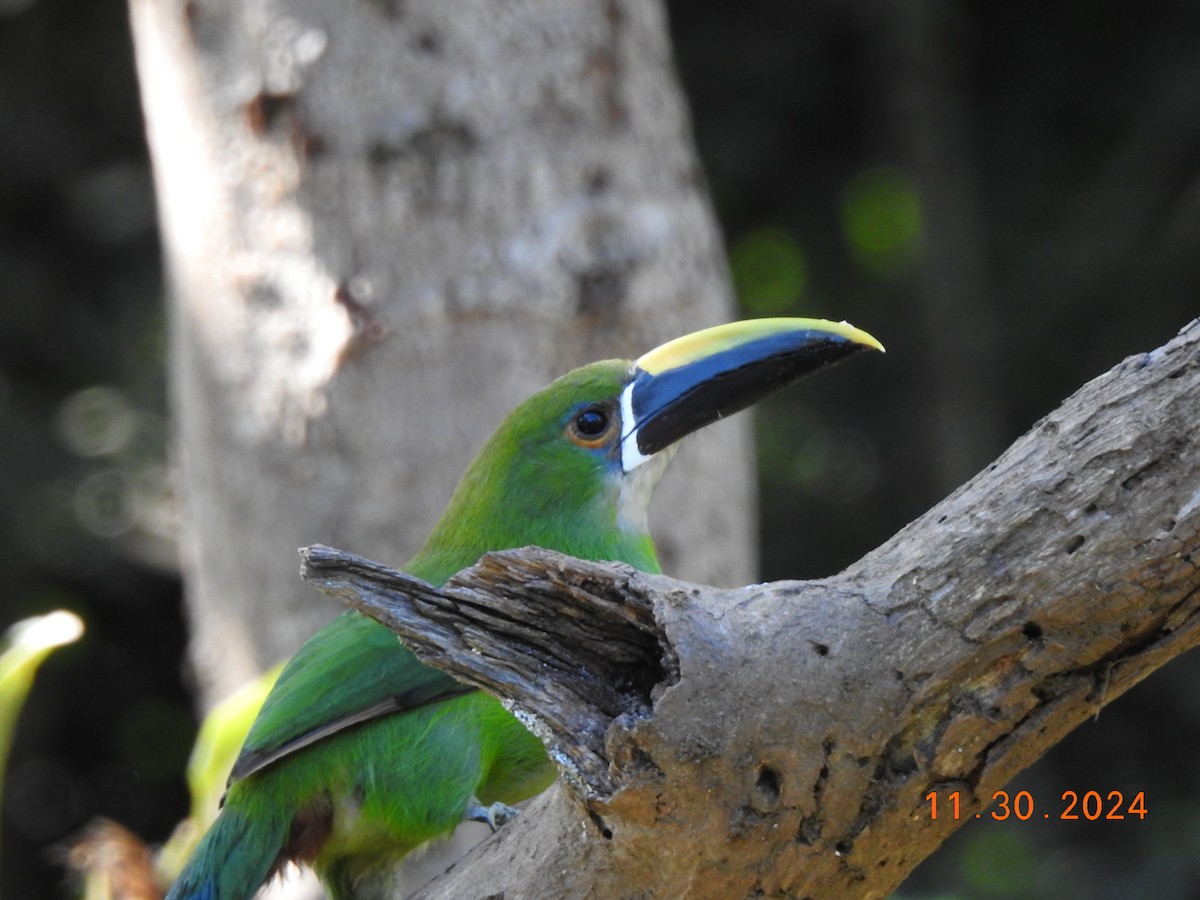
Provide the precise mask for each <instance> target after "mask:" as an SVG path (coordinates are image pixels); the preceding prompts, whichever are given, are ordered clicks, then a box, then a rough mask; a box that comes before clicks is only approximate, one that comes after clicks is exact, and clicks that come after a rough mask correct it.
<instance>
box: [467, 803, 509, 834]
mask: <svg viewBox="0 0 1200 900" xmlns="http://www.w3.org/2000/svg"><path fill="white" fill-rule="evenodd" d="M519 812H520V810H519V809H514V808H513V807H511V806H509V805H508V804H507V803H500V802H499V801H497V802H495V803H493V804H491V805H490V806H484V805H482V804H481V803H480V802H479V801H478V800H474V799H472V800H471V802H470V803H469V804H468V805H467V818H468V819H470V820H471V821H472V822H484V823H486V824H487V827H488V828H490V829H492V831H493V832H494V831H496V829H497V828H499V827H500V826H501V825H507V824H508V823H509V822H511V821H512V820H513V819H515V818H516V817H517V813H519Z"/></svg>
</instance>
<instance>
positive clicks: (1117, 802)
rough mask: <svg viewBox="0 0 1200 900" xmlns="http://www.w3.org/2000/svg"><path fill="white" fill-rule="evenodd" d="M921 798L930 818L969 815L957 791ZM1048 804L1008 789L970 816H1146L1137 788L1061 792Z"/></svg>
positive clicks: (1098, 818)
mask: <svg viewBox="0 0 1200 900" xmlns="http://www.w3.org/2000/svg"><path fill="white" fill-rule="evenodd" d="M925 800H926V802H927V803H929V818H931V819H937V818H938V817H939V816H941V817H942V818H948V819H952V820H954V821H958V820H959V819H960V818H964V817H965V818H971V817H972V815H971V813H970V812H969V811H968V812H966V813H964V812H963V809H962V807H963V806H964V804H963V803H962V802H961V801H962V792H961V791H950V793H948V794H943V795H942V797H941V798H939V797H938V792H937V791H930V792H929V793H928V794H926V795H925ZM939 801H940V802H939ZM1048 807H1049V808H1047V804H1045V803H1042V804H1035V803H1034V801H1033V794H1031V793H1030V792H1029V791H1017V792H1016V793H1015V794H1011V795H1010V794H1009V793H1008V791H996V793H994V794H992V802H991V805H990V806H989V807H988V808H987V809H986V810H984V811H982V812H977V813H975V814H974V818H976V819H993V820H995V821H997V822H1003V821H1005V820H1007V819H1015V820H1016V821H1019V822H1028V821H1030V820H1037V819H1041V820H1046V819H1061V820H1064V821H1071V820H1079V821H1085V822H1097V821H1104V822H1113V821H1122V820H1125V819H1137V820H1141V819H1145V818H1146V792H1145V791H1138V792H1137V793H1136V794H1134V795H1133V796H1132V797H1126V796H1125V794H1123V793H1122V792H1121V791H1109V792H1108V793H1106V794H1105V793H1102V792H1100V791H1084V792H1083V793H1082V794H1081V793H1079V792H1078V791H1063V793H1062V796H1061V797H1059V799H1058V800H1057V801H1056V802H1053V803H1051V804H1049V805H1048Z"/></svg>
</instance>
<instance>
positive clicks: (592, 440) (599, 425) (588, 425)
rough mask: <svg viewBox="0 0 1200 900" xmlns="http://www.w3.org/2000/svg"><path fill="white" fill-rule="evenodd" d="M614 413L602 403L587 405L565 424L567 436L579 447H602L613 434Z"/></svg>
mask: <svg viewBox="0 0 1200 900" xmlns="http://www.w3.org/2000/svg"><path fill="white" fill-rule="evenodd" d="M616 418H617V417H616V415H615V414H614V413H613V411H612V409H611V408H609V407H608V406H605V405H603V404H598V405H596V406H588V407H585V408H584V409H582V410H580V411H579V412H577V413H576V414H575V417H574V418H573V419H571V424H570V425H568V426H567V437H569V438H570V439H571V441H572V442H573V443H576V444H578V445H579V446H581V447H592V448H595V447H603V446H604V445H605V444H607V443H608V441H609V438H611V437H612V436H613V432H614V423H615V422H616Z"/></svg>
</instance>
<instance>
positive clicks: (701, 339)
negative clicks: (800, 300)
mask: <svg viewBox="0 0 1200 900" xmlns="http://www.w3.org/2000/svg"><path fill="white" fill-rule="evenodd" d="M789 332H825V333H827V334H830V335H833V336H836V337H840V338H842V339H843V340H846V341H850V342H851V343H855V344H862V345H863V346H865V347H869V348H871V349H872V350H878V351H879V352H880V353H883V352H884V349H883V344H881V343H879V341H878V340H876V339H875V338H874V337H872V336H871V335H870V334H868V333H867V332H865V331H863V330H862V329H861V328H855V327H854V326H853V325H851V324H850V323H849V322H834V321H831V320H829V319H801V318H772V319H743V320H742V321H740V322H729V323H727V324H725V325H716V326H713V327H712V328H705V329H703V330H701V331H694V332H692V333H691V334H685V335H683V337H678V338H675V339H674V340H673V341H667V343H665V344H662V345H661V346H658V347H655V348H654V349H653V350H651V351H649V352H647V353H645V354H643V355H642V356H641V357H640V358H639V359H638V360H637V366H638V368H639V369H641V370H642V371H643V372H647V373H649V374H651V375H658V374H660V373H662V372H666V371H669V370H670V369H677V368H679V367H680V366H685V365H688V364H689V363H693V362H696V361H697V360H701V359H704V358H705V357H709V356H712V355H714V354H717V353H721V352H723V351H725V350H732V349H733V348H735V347H738V346H740V345H742V344H746V343H749V342H750V341H756V340H760V339H761V338H765V337H775V336H777V335H783V334H787V333H789Z"/></svg>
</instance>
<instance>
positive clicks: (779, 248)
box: [729, 227, 808, 315]
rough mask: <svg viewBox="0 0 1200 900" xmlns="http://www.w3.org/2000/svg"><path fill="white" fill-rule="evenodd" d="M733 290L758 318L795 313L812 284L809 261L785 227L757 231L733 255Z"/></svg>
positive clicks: (732, 251) (731, 252)
mask: <svg viewBox="0 0 1200 900" xmlns="http://www.w3.org/2000/svg"><path fill="white" fill-rule="evenodd" d="M729 266H730V270H731V272H732V275H733V287H734V290H735V291H736V292H737V297H738V301H739V302H740V303H741V305H742V308H743V309H745V310H746V311H747V312H749V313H753V314H755V315H783V314H785V313H789V312H793V311H794V310H795V309H796V306H797V300H799V298H800V295H801V294H803V292H804V288H805V285H806V284H807V283H808V261H807V259H806V258H805V255H804V250H803V249H801V247H800V244H799V242H798V241H797V240H796V238H795V237H794V236H793V235H792V234H791V232H789V231H788V230H787V229H785V228H778V227H765V228H757V229H755V230H754V231H751V232H750V233H749V234H747V235H745V236H744V237H743V238H742V239H741V240H739V241H738V242H737V243H736V244H734V246H733V249H732V250H731V251H730V253H729Z"/></svg>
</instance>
